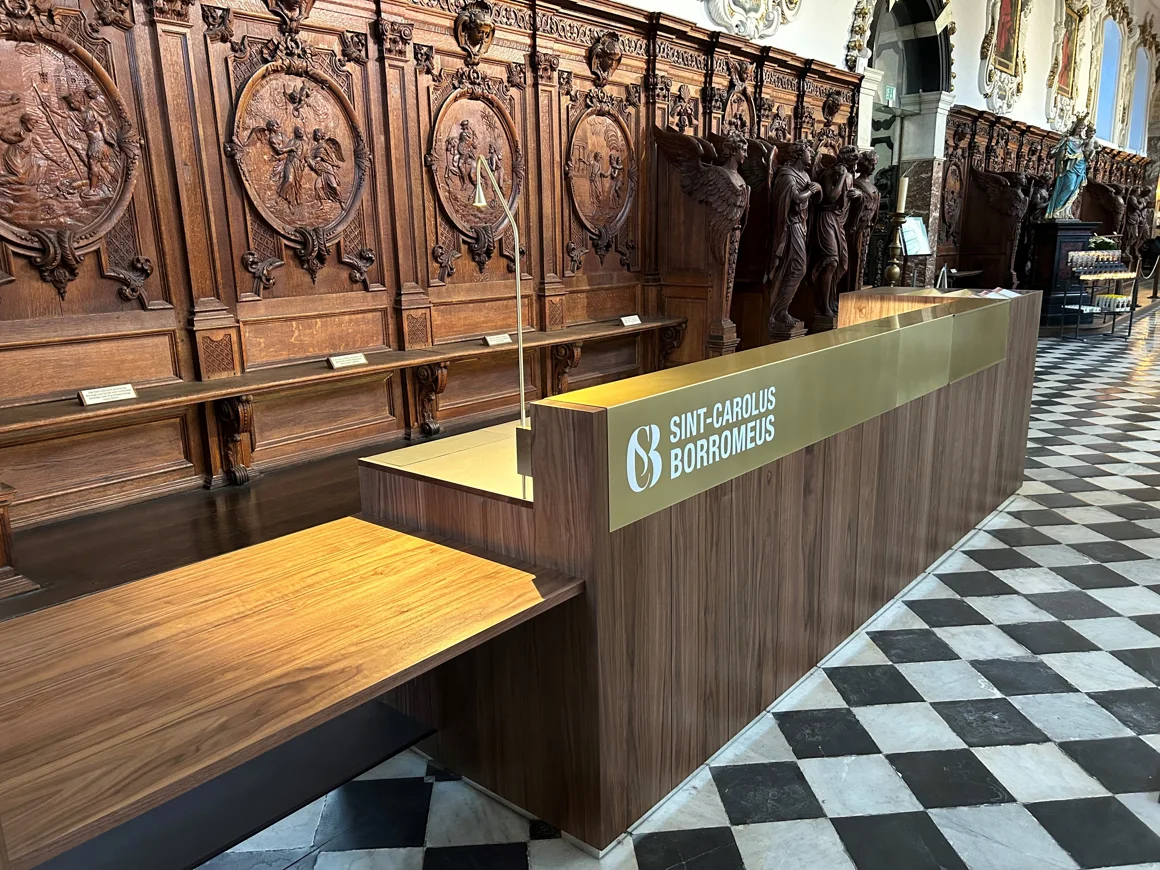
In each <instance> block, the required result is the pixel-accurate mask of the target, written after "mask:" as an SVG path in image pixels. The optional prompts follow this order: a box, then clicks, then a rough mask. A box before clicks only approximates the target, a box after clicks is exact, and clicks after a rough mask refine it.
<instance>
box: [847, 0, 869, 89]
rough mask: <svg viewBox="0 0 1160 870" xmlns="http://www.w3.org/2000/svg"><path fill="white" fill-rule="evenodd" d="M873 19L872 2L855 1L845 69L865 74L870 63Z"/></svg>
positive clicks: (866, 0)
mask: <svg viewBox="0 0 1160 870" xmlns="http://www.w3.org/2000/svg"><path fill="white" fill-rule="evenodd" d="M873 19H874V0H857V2H856V3H855V4H854V20H853V22H852V23H851V24H850V38H849V39H848V40H847V41H846V69H848V70H849V71H850V72H857V73H860V72H865V71H866V67H867V66H868V65H869V63H870V22H871V21H873Z"/></svg>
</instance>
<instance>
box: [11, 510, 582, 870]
mask: <svg viewBox="0 0 1160 870" xmlns="http://www.w3.org/2000/svg"><path fill="white" fill-rule="evenodd" d="M582 591H583V583H582V582H581V581H579V580H575V579H573V578H570V577H567V576H565V575H562V574H559V573H557V572H553V571H548V570H545V569H541V568H536V567H534V566H529V565H526V564H522V563H518V562H514V561H512V560H508V559H503V558H501V557H496V556H492V555H491V554H487V553H484V552H482V551H475V550H472V549H471V548H467V547H464V546H461V545H457V546H449V545H446V544H443V543H441V542H439V541H437V540H435V539H431V538H426V537H417V536H414V535H409V534H404V533H402V532H398V531H394V530H392V529H388V528H384V527H382V526H377V525H374V524H372V523H368V522H364V521H362V520H359V519H355V518H347V519H343V520H338V521H336V522H333V523H328V524H326V525H322V526H318V527H315V528H312V529H308V530H306V531H303V532H299V533H297V534H293V535H288V536H286V537H284V538H278V539H276V540H273V541H268V542H266V543H263V544H258V545H256V546H253V547H248V548H246V549H243V550H238V551H235V552H233V553H229V554H226V555H223V556H219V557H216V558H214V559H209V560H207V561H204V562H199V563H197V564H194V565H191V566H189V567H186V568H181V569H178V570H174V571H170V572H167V573H164V574H158V575H156V576H154V577H150V578H146V579H144V580H140V581H137V582H135V583H129V584H126V585H124V586H121V587H117V588H115V589H111V590H109V591H107V592H103V593H100V594H97V595H93V596H91V597H88V598H83V599H79V600H76V601H73V602H69V603H67V604H62V605H59V606H57V607H53V608H49V609H47V610H44V611H40V612H38V613H34V614H31V615H28V616H25V617H21V618H18V619H15V620H12V621H10V622H7V623H4V624H2V625H0V783H2V786H0V831H2V833H0V868H3V870H26V868H31V867H34V866H39V865H42V864H43V866H45V867H46V868H53V870H65V868H69V870H81V868H83V870H114V868H116V870H124V868H130V867H132V868H138V867H140V868H146V867H148V868H150V870H167V868H181V867H188V866H194V865H196V864H197V863H198V862H199V861H202V860H206V859H208V858H209V857H211V856H212V855H213V854H216V853H218V852H220V851H222V850H224V849H227V848H229V847H230V846H232V845H234V844H235V843H237V842H240V841H241V840H243V839H245V838H246V837H248V836H249V835H251V834H252V833H255V832H256V831H257V830H260V829H262V828H263V827H265V826H266V825H268V824H269V823H271V822H273V821H275V820H276V819H278V818H281V817H283V816H285V815H287V814H289V813H290V812H293V811H295V810H296V809H298V808H299V807H301V806H304V805H306V804H307V803H309V802H310V801H312V800H315V799H317V798H318V797H319V796H321V795H322V794H324V793H326V792H327V791H329V790H331V789H333V788H334V787H336V786H337V785H339V784H341V783H342V782H345V781H347V780H349V779H350V778H352V777H353V776H356V775H358V774H359V773H362V772H363V771H365V770H367V769H369V768H370V767H372V766H374V764H376V763H378V762H379V761H381V760H383V758H384V757H386V756H388V755H390V754H392V753H393V752H394V751H398V750H399V749H401V748H403V747H405V746H407V745H410V744H411V743H413V742H415V741H416V740H418V739H420V738H422V737H423V736H425V735H426V734H428V733H429V729H426V728H424V727H423V726H421V725H417V724H416V723H414V722H412V721H410V720H407V719H405V717H402V716H401V714H398V713H395V712H393V711H391V710H390V709H389V708H387V707H386V706H385V705H383V704H381V703H380V702H379V701H377V700H376V699H377V698H378V697H379V696H381V695H382V694H383V693H384V692H386V691H387V690H389V689H391V688H394V687H396V686H398V685H400V684H402V683H404V682H405V681H407V680H409V679H411V678H412V677H414V676H416V675H418V674H421V673H424V672H426V671H428V670H430V669H431V668H433V667H435V666H436V665H439V664H441V663H443V662H445V661H447V660H449V659H450V658H452V657H454V656H456V655H457V654H459V653H461V652H464V651H466V650H469V649H472V648H474V647H476V646H478V645H480V644H482V643H483V642H485V641H487V640H488V639H490V638H493V637H495V636H497V635H498V634H500V633H502V632H504V631H505V630H507V629H509V628H511V627H513V626H515V625H518V624H520V623H522V622H524V621H526V620H528V619H531V618H532V617H534V616H536V615H537V614H539V613H542V612H544V611H546V610H548V609H549V608H552V607H554V606H556V605H559V604H561V603H563V602H565V601H567V600H568V599H570V598H574V597H576V596H578V595H580V594H581V592H582ZM351 747H355V749H357V751H355V750H354V749H352V748H351ZM319 753H322V754H321V755H319ZM326 753H329V754H326Z"/></svg>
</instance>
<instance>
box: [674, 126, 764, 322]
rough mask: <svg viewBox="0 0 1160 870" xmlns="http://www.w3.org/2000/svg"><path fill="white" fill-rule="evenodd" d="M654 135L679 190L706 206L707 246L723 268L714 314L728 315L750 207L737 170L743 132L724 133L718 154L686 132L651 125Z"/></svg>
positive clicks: (744, 149) (743, 143)
mask: <svg viewBox="0 0 1160 870" xmlns="http://www.w3.org/2000/svg"><path fill="white" fill-rule="evenodd" d="M653 137H654V139H655V140H656V143H657V146H658V147H659V148H660V150H661V153H662V154H664V155H665V158H666V159H667V160H668V161H669V163H671V164H672V165H673V166H675V167H676V168H677V170H678V171H679V172H680V177H681V189H682V190H683V191H684V192H685V194H686V195H687V196H691V197H692V198H693V199H695V200H696V201H697V202H699V203H701V204H702V205H705V206H707V207H708V209H709V245H710V250H712V252H713V256H714V257H715V258H716V260H717V262H719V263H723V264H724V265H725V267H726V282H725V294H724V297H725V298H724V299H723V300H722V305H723V307H722V308H721V310H720V311H717V312H714V316H715V317H717V318H721V319H723V320H727V319H728V318H729V306H730V303H731V302H732V297H733V276H734V274H735V272H736V270H737V248H738V245H739V243H740V241H741V228H742V226H743V225H744V223H745V217H746V214H747V213H748V211H749V185H748V184H746V183H745V179H744V178H742V177H741V174H740V172H738V169H739V168H740V166H741V162H742V160H744V159H745V156H746V152H747V143H746V140H745V137H744V136H742V135H741V134H740V133H737V132H732V133H730V134H729V135H727V136H726V137H725V138H724V140H723V142H722V146H721V152H720V154H718V153H717V151H716V149H714V148H713V146H712V145H710V144H709V143H708V142H706V141H705V140H702V139H697V138H695V137H693V136H686V135H685V134H684V133H676V132H673V131H671V130H662V129H661V128H660V127H653ZM714 160H719V161H720V164H717V163H714V162H713V161H714Z"/></svg>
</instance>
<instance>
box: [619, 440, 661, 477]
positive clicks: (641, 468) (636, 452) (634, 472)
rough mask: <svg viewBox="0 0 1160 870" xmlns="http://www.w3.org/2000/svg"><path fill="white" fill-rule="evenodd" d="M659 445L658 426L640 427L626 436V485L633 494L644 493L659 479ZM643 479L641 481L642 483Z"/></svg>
mask: <svg viewBox="0 0 1160 870" xmlns="http://www.w3.org/2000/svg"><path fill="white" fill-rule="evenodd" d="M660 443H661V430H660V427H659V426H640V427H639V428H637V429H636V430H635V431H634V432H633V433H632V434H631V435H630V436H628V456H627V463H626V464H627V470H628V485H629V488H630V489H632V491H633V492H644V491H645V490H646V489H648V488H649V487H650V486H655V485H656V482H657V481H658V480H660V479H661V455H660V453H658V452H657V447H659V446H660ZM642 478H643V481H642Z"/></svg>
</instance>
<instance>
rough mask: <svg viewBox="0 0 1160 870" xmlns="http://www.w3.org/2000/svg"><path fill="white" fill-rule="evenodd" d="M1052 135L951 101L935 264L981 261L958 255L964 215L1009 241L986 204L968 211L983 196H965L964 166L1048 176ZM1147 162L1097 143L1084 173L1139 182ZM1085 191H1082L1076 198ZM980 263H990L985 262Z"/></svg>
mask: <svg viewBox="0 0 1160 870" xmlns="http://www.w3.org/2000/svg"><path fill="white" fill-rule="evenodd" d="M1058 141H1059V134H1058V133H1053V132H1051V131H1049V130H1044V129H1041V128H1038V127H1033V126H1031V125H1030V124H1025V123H1022V122H1019V121H1012V120H1011V119H1010V118H1006V117H1002V116H999V115H995V114H993V113H991V112H985V111H981V110H978V109H971V108H967V107H965V106H956V107H955V108H954V109H952V110H951V113H950V116H949V117H948V119H947V127H946V139H945V142H944V149H943V156H944V159H945V160H946V163H945V165H944V166H943V182H942V204H941V209H942V211H941V214H940V217H941V220H940V223H939V233H938V252H937V253H938V259H937V266H939V267H941V266H943V265H947V266H950V267H952V268H964V269H966V268H975V267H976V266H980V267H981V265H982V264H974V263H971V262H968V260H969V258H967V259H964V258H963V257H962V256H961V243H962V231H963V225H964V222H966V221H972V220H973V221H975V222H977V223H979V224H985V225H987V226H988V227H991V228H992V229H996V231H998V232H1001V233H1002V234H1003V235H1004V241H1002V245H1006V244H1007V241H1009V240H1006V233H1007V229H1006V228H1005V227H1004V228H1002V229H998V228H997V227H996V226H995V225H994V222H993V220H992V218H993V215H992V214H991V213H990V212H989V211H988V210H987V209H986V208H984V209H983V210H982V211H981V212H979V213H978V214H972V213H968V209H967V205H966V204H967V203H968V202H979V203H983V202H984V201H985V197H982V196H980V197H972V196H971V194H972V190H971V187H972V181H971V179H972V175H971V172H970V169H971V168H972V167H973V168H974V169H978V170H985V171H987V172H992V173H1015V172H1018V173H1025V174H1027V175H1036V176H1046V177H1047V178H1052V177H1054V175H1055V166H1054V160H1053V158H1052V157H1051V156H1050V155H1049V154H1048V152H1049V151H1050V150H1051V149H1052V148H1053V147H1054V146H1055V144H1056V143H1057V142H1058ZM1147 165H1148V159H1147V158H1146V157H1141V156H1140V155H1136V154H1129V153H1128V152H1125V151H1118V150H1116V149H1112V148H1101V149H1100V150H1099V151H1098V152H1097V155H1096V159H1095V160H1094V161H1093V165H1092V166H1091V167H1090V168H1089V178H1091V179H1093V180H1097V181H1108V182H1111V181H1115V182H1116V183H1120V184H1126V185H1134V184H1142V183H1144V182H1143V178H1144V171H1145V168H1146V167H1147ZM1086 196H1087V192H1086V191H1085V192H1084V194H1082V195H1081V198H1083V197H1086ZM1082 207H1083V206H1082V203H1081V208H1082ZM982 236H983V238H984V241H988V242H989V241H990V240H989V239H988V237H987V232H986V229H984V231H982ZM995 241H996V243H997V244H998V243H999V242H998V240H995ZM1002 245H1000V246H1002ZM988 256H990V255H988ZM992 265H993V264H992ZM986 268H988V269H990V268H991V266H990V265H988V266H987V267H986Z"/></svg>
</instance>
